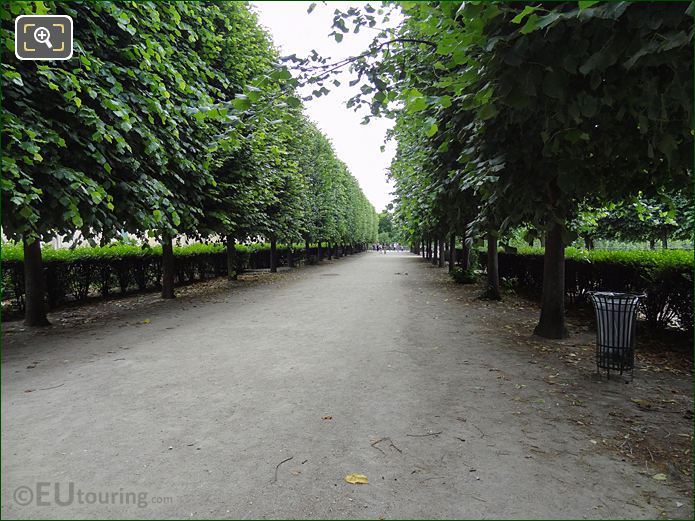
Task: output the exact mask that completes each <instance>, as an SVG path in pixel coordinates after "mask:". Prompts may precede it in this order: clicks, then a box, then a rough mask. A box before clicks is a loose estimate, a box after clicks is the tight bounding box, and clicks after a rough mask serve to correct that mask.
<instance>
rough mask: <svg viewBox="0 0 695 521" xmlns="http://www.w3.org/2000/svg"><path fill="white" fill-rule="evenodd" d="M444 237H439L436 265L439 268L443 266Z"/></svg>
mask: <svg viewBox="0 0 695 521" xmlns="http://www.w3.org/2000/svg"><path fill="white" fill-rule="evenodd" d="M444 256H445V255H444V239H442V238H441V237H440V238H439V259H438V266H439V267H440V268H443V267H444Z"/></svg>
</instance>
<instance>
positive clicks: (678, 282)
mask: <svg viewBox="0 0 695 521" xmlns="http://www.w3.org/2000/svg"><path fill="white" fill-rule="evenodd" d="M480 261H481V264H482V265H485V258H484V254H481V257H480ZM499 273H500V277H501V278H503V279H506V280H507V282H510V283H512V284H514V285H518V286H520V287H523V288H524V289H526V290H528V291H530V292H531V293H532V294H533V295H535V296H538V297H539V296H540V295H541V292H542V288H543V250H542V249H540V248H525V249H519V251H518V252H517V253H506V252H500V253H499ZM565 291H566V294H567V297H568V300H569V301H570V302H575V303H583V302H587V301H588V292H590V291H619V292H631V293H645V294H646V298H645V299H643V300H642V303H641V306H640V307H641V311H642V312H643V313H644V315H645V317H646V319H647V322H648V324H649V326H650V327H651V328H653V329H655V330H659V329H664V328H665V327H666V326H668V325H678V326H679V327H680V328H681V329H684V330H687V331H690V332H692V330H693V252H692V251H682V250H666V251H651V250H649V251H609V250H592V251H585V250H577V249H574V248H567V250H566V262H565Z"/></svg>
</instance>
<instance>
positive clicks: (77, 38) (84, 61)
mask: <svg viewBox="0 0 695 521" xmlns="http://www.w3.org/2000/svg"><path fill="white" fill-rule="evenodd" d="M44 13H53V14H69V15H71V16H72V17H73V19H74V20H76V21H79V23H75V33H74V48H75V52H74V56H73V58H72V59H71V60H67V61H44V62H34V61H19V60H17V59H16V57H15V56H14V38H13V31H14V18H15V17H16V16H18V15H21V14H44ZM0 20H1V22H2V33H1V36H2V39H3V42H4V44H5V45H4V46H3V51H2V52H3V56H2V65H1V70H2V85H1V86H2V93H3V113H4V117H3V125H2V136H1V137H2V146H3V150H2V152H3V153H2V170H3V177H2V180H1V183H2V184H1V189H2V225H3V233H4V235H5V236H6V237H8V238H9V239H11V240H16V241H24V242H25V244H27V245H31V244H35V243H36V239H37V238H38V239H42V240H48V239H50V238H52V237H55V236H56V235H64V236H66V237H68V238H73V237H74V236H75V235H76V234H79V236H81V237H83V238H85V239H87V240H90V241H93V242H94V241H99V242H101V243H102V244H106V243H108V242H109V241H110V240H111V239H113V238H117V237H119V236H120V235H121V234H122V233H123V232H128V233H130V234H133V235H136V236H139V237H142V238H144V237H146V236H149V237H154V238H157V239H159V240H160V241H161V242H162V244H164V245H165V248H168V246H166V245H168V244H169V243H170V242H171V238H172V237H174V238H175V237H176V236H177V235H180V234H185V235H186V236H187V237H189V238H191V237H193V238H200V239H204V240H213V241H214V240H219V239H220V238H224V239H225V240H227V241H229V240H230V239H232V240H239V241H243V240H247V239H252V240H257V239H258V238H266V239H268V240H271V241H277V240H280V241H300V240H304V241H329V242H333V243H340V244H358V243H364V242H369V241H373V240H376V226H377V218H376V213H375V211H374V208H373V207H372V205H371V204H370V203H369V202H368V201H367V199H366V197H365V196H364V194H363V193H362V191H361V189H360V187H359V185H358V183H357V181H356V180H355V178H354V177H353V176H352V175H351V174H350V172H349V171H348V169H347V167H346V166H345V164H344V163H342V162H341V161H340V160H338V159H337V158H336V156H335V152H334V151H333V148H332V146H331V144H330V143H329V142H328V140H327V139H326V138H325V137H324V136H323V135H322V134H321V133H320V132H319V131H318V130H317V128H316V127H315V125H314V124H313V123H312V122H310V121H309V120H308V119H307V118H306V116H304V114H303V112H302V102H301V100H300V99H299V98H298V96H297V95H296V93H295V90H296V86H297V80H295V79H294V78H293V77H292V75H291V73H290V71H289V70H288V69H287V68H286V67H285V66H283V65H282V64H281V63H280V62H279V57H278V53H277V51H276V50H275V49H274V47H273V45H272V41H271V39H270V37H269V36H268V35H267V34H266V32H265V31H264V29H262V28H261V27H260V26H259V24H258V21H257V18H256V15H255V13H254V12H253V11H252V10H251V9H250V7H249V4H248V3H246V2H165V3H159V2H128V3H123V2H96V3H95V2H12V3H9V4H8V3H4V4H3V6H2V9H1V10H0ZM167 251H168V250H167ZM36 254H38V255H40V250H35V255H36ZM38 262H39V263H40V257H39V258H38ZM38 266H39V264H36V263H32V268H31V269H30V270H29V272H28V273H34V272H35V270H36V269H38V268H37V267H38ZM166 266H168V265H165V271H166ZM32 270H33V271H32ZM28 276H29V275H28ZM33 277H34V278H37V277H38V275H36V274H35V273H34V275H33ZM37 290H38V291H39V292H40V288H37ZM36 295H37V296H38V295H39V294H38V293H37V294H36ZM170 296H173V294H172V295H170ZM37 298H38V297H37ZM39 304H40V303H39ZM36 309H40V306H38V307H37V308H36ZM37 313H38V311H37ZM44 322H45V319H44Z"/></svg>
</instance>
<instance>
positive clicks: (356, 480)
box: [345, 472, 369, 485]
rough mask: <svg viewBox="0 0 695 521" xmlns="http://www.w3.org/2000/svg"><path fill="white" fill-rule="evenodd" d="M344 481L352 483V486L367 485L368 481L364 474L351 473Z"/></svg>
mask: <svg viewBox="0 0 695 521" xmlns="http://www.w3.org/2000/svg"><path fill="white" fill-rule="evenodd" d="M345 481H347V482H348V483H352V484H353V485H366V484H367V483H369V479H368V478H367V476H365V475H364V474H357V473H355V472H353V473H352V474H348V475H347V476H345Z"/></svg>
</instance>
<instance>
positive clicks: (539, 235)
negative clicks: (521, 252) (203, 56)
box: [538, 233, 545, 248]
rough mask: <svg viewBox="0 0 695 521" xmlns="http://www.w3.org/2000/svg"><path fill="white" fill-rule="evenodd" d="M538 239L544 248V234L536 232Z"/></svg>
mask: <svg viewBox="0 0 695 521" xmlns="http://www.w3.org/2000/svg"><path fill="white" fill-rule="evenodd" d="M538 240H539V241H540V243H541V248H545V234H544V233H540V234H538Z"/></svg>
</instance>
